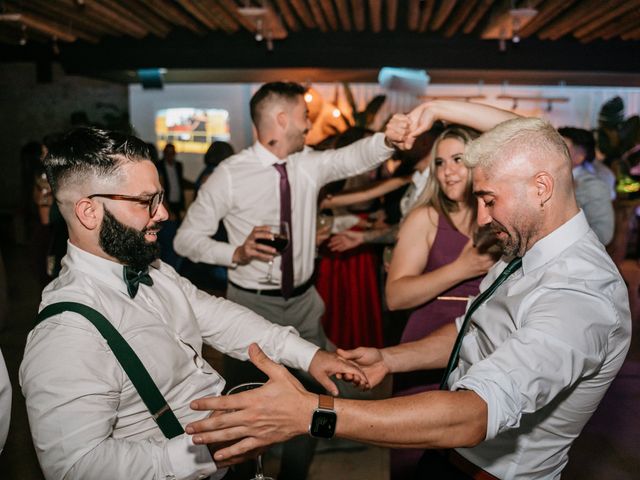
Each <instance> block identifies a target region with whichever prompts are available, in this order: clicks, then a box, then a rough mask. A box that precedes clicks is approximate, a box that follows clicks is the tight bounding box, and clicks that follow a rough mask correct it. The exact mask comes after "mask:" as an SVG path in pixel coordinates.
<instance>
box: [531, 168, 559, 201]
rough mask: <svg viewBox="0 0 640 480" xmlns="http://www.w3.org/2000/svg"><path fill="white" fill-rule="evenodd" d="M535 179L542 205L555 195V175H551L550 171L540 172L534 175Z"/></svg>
mask: <svg viewBox="0 0 640 480" xmlns="http://www.w3.org/2000/svg"><path fill="white" fill-rule="evenodd" d="M534 181H535V187H536V192H537V194H538V199H539V200H540V206H541V207H542V206H544V204H545V203H547V201H548V200H549V199H550V198H551V196H552V195H553V188H554V185H555V184H554V180H553V176H551V174H549V172H545V171H542V172H538V173H537V174H536V175H535V177H534Z"/></svg>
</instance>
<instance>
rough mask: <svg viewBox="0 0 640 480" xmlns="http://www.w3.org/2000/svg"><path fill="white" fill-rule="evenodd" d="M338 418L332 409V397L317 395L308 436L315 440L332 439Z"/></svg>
mask: <svg viewBox="0 0 640 480" xmlns="http://www.w3.org/2000/svg"><path fill="white" fill-rule="evenodd" d="M337 420H338V416H337V415H336V412H335V410H334V409H333V397H330V396H329V395H318V408H316V409H315V410H314V411H313V415H312V416H311V423H310V424H309V435H311V436H312V437H315V438H333V435H334V434H335V433H336V422H337Z"/></svg>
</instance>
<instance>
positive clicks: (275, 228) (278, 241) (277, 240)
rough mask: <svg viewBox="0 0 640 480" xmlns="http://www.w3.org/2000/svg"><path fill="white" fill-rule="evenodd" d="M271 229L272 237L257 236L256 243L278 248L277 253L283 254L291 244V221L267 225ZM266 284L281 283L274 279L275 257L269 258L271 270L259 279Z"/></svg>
mask: <svg viewBox="0 0 640 480" xmlns="http://www.w3.org/2000/svg"><path fill="white" fill-rule="evenodd" d="M267 226H268V227H269V229H270V230H271V235H272V237H271V238H257V239H256V243H261V244H263V245H268V246H270V247H273V248H275V249H276V250H277V255H279V254H281V253H282V252H283V251H284V250H285V249H286V248H287V247H288V246H289V237H290V232H289V223H288V222H280V223H279V224H278V225H267ZM259 282H260V283H263V284H265V285H279V284H278V282H275V281H274V280H273V258H272V259H271V260H269V271H268V272H267V276H266V277H264V278H261V279H260V280H259Z"/></svg>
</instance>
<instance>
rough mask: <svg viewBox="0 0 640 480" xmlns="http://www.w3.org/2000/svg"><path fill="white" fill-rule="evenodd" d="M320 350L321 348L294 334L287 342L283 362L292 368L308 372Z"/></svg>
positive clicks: (289, 336)
mask: <svg viewBox="0 0 640 480" xmlns="http://www.w3.org/2000/svg"><path fill="white" fill-rule="evenodd" d="M318 350H320V347H318V346H317V345H314V344H313V343H311V342H308V341H307V340H305V339H304V338H300V337H299V336H298V335H297V334H296V333H293V332H292V333H290V334H289V335H288V336H287V339H286V340H285V344H284V349H283V350H282V352H283V357H284V358H283V359H282V360H283V361H284V363H286V364H287V365H288V366H290V367H293V368H297V369H299V370H304V371H305V372H308V371H309V366H310V365H311V360H313V357H314V356H315V354H316V352H317V351H318Z"/></svg>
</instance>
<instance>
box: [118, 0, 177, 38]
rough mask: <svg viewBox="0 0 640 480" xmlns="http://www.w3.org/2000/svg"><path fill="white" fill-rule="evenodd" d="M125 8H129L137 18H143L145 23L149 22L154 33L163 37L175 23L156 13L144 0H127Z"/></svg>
mask: <svg viewBox="0 0 640 480" xmlns="http://www.w3.org/2000/svg"><path fill="white" fill-rule="evenodd" d="M127 8H129V9H131V10H132V11H133V12H135V14H136V15H137V16H138V18H141V19H143V20H144V21H145V22H146V23H148V24H150V25H151V26H152V27H153V30H152V31H153V32H154V33H155V35H157V36H159V37H161V38H165V37H166V36H167V35H168V34H169V32H171V30H173V27H175V24H174V23H172V22H169V21H167V20H166V19H165V18H164V17H162V16H160V15H158V13H157V12H156V11H155V10H153V9H152V8H151V7H150V6H149V4H147V2H145V1H144V0H129V1H128V2H127Z"/></svg>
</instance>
